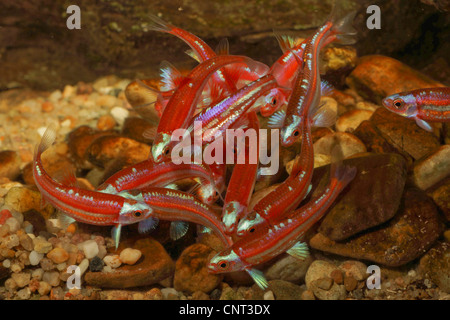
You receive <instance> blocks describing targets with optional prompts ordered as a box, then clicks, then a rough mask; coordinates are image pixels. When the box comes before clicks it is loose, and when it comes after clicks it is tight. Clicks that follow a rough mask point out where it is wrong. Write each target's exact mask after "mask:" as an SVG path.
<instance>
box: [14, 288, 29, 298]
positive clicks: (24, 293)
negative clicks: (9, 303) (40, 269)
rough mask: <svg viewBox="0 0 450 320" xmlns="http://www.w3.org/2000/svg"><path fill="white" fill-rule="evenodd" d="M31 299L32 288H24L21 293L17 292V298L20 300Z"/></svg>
mask: <svg viewBox="0 0 450 320" xmlns="http://www.w3.org/2000/svg"><path fill="white" fill-rule="evenodd" d="M30 297H31V290H30V288H23V289H21V290H19V291H17V298H18V299H20V300H28V299H30Z"/></svg>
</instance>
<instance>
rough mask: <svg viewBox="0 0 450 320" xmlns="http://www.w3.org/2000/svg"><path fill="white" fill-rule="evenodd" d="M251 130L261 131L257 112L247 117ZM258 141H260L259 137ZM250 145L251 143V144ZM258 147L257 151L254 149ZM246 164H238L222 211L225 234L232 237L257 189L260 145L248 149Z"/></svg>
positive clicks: (229, 184)
mask: <svg viewBox="0 0 450 320" xmlns="http://www.w3.org/2000/svg"><path fill="white" fill-rule="evenodd" d="M247 118H248V122H249V126H248V128H249V129H252V130H255V131H256V132H257V133H258V131H259V120H258V116H257V115H256V112H251V113H249V114H248V115H247ZM257 139H259V138H258V137H257ZM249 144H250V143H249ZM255 147H256V150H254V148H255ZM246 149H247V150H246V154H245V156H246V158H245V162H244V163H236V165H235V166H234V168H233V172H232V174H231V178H230V181H229V183H228V188H227V193H226V197H225V202H224V205H223V211H222V222H223V224H224V226H225V232H226V233H227V234H228V235H232V234H233V233H234V232H235V231H236V227H237V224H238V223H239V221H240V219H241V218H243V217H244V216H245V215H246V214H247V207H248V204H249V202H250V198H251V195H252V193H253V189H254V187H255V182H256V177H257V173H258V163H259V145H258V141H257V143H256V146H248V148H246ZM251 153H252V154H255V155H256V157H255V158H256V159H255V160H256V161H250V154H251Z"/></svg>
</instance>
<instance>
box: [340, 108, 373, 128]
mask: <svg viewBox="0 0 450 320" xmlns="http://www.w3.org/2000/svg"><path fill="white" fill-rule="evenodd" d="M372 114H373V111H369V110H358V109H356V110H350V111H347V112H345V113H344V114H342V115H341V116H340V117H339V119H338V120H337V121H336V130H337V131H338V132H353V131H354V130H355V129H356V128H358V126H359V125H360V124H361V122H363V121H364V120H368V119H370V117H371V116H372Z"/></svg>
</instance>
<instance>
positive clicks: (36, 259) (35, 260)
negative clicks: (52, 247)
mask: <svg viewBox="0 0 450 320" xmlns="http://www.w3.org/2000/svg"><path fill="white" fill-rule="evenodd" d="M43 258H44V254H43V253H38V252H36V251H34V250H33V251H31V252H30V255H29V257H28V259H30V264H31V265H32V266H37V265H38V264H39V263H40V262H41V260H42V259H43Z"/></svg>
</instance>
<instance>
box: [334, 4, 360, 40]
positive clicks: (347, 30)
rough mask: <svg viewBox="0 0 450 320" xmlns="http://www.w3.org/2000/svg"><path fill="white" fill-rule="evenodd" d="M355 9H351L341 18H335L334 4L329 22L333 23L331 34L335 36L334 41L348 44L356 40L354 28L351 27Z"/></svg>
mask: <svg viewBox="0 0 450 320" xmlns="http://www.w3.org/2000/svg"><path fill="white" fill-rule="evenodd" d="M355 16H356V11H352V12H350V13H348V14H347V15H345V16H344V17H343V18H341V19H337V18H336V17H337V15H336V6H335V8H334V13H333V17H332V18H331V22H332V23H333V27H332V29H331V30H332V34H333V35H334V36H335V38H336V41H337V42H338V43H339V44H343V45H348V44H353V43H355V42H356V38H355V35H356V33H357V32H356V29H355V28H354V27H353V25H352V23H353V20H354V19H355Z"/></svg>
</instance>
